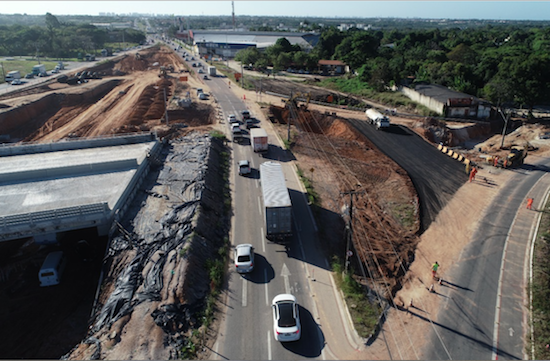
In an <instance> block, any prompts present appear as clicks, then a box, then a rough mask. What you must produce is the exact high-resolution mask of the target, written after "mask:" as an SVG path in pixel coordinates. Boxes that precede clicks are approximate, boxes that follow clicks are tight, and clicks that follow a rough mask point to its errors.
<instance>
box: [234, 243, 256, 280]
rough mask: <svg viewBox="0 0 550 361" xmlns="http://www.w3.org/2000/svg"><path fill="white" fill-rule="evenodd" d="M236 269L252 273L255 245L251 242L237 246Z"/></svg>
mask: <svg viewBox="0 0 550 361" xmlns="http://www.w3.org/2000/svg"><path fill="white" fill-rule="evenodd" d="M235 269H236V270H237V272H238V273H250V272H252V270H253V269H254V247H253V246H252V245H251V244H248V243H246V244H239V245H238V246H236V247H235Z"/></svg>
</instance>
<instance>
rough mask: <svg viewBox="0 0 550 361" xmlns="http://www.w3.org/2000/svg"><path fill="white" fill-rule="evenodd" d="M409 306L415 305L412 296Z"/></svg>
mask: <svg viewBox="0 0 550 361" xmlns="http://www.w3.org/2000/svg"><path fill="white" fill-rule="evenodd" d="M409 307H413V299H412V298H411V300H410V302H409Z"/></svg>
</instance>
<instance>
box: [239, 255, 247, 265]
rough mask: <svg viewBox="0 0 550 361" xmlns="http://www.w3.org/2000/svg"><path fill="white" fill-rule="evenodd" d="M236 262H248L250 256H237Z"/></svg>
mask: <svg viewBox="0 0 550 361" xmlns="http://www.w3.org/2000/svg"><path fill="white" fill-rule="evenodd" d="M237 262H239V263H241V262H250V256H249V255H244V256H239V258H237Z"/></svg>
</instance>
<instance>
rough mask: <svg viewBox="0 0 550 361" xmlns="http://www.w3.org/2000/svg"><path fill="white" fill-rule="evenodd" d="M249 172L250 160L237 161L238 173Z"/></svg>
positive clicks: (245, 173)
mask: <svg viewBox="0 0 550 361" xmlns="http://www.w3.org/2000/svg"><path fill="white" fill-rule="evenodd" d="M250 172H251V169H250V162H249V161H248V160H241V161H239V175H248V174H250Z"/></svg>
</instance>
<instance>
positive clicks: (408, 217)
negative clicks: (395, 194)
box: [389, 202, 416, 229]
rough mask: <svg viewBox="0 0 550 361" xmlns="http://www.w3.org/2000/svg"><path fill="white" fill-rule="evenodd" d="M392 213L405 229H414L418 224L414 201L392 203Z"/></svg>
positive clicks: (390, 207)
mask: <svg viewBox="0 0 550 361" xmlns="http://www.w3.org/2000/svg"><path fill="white" fill-rule="evenodd" d="M389 209H390V213H391V215H392V216H393V218H395V219H396V220H397V221H398V222H399V224H401V226H403V228H405V229H412V228H413V227H414V226H415V224H416V208H415V206H414V204H412V203H410V202H409V203H391V204H390V206H389Z"/></svg>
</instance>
